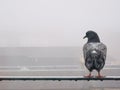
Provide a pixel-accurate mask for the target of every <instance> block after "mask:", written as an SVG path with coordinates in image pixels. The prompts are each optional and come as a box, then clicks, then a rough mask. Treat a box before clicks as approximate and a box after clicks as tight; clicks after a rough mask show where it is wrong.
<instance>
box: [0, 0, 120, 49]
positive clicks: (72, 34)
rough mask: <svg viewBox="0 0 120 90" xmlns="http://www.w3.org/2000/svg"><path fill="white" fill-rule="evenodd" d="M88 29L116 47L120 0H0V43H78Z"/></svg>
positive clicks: (2, 44)
mask: <svg viewBox="0 0 120 90" xmlns="http://www.w3.org/2000/svg"><path fill="white" fill-rule="evenodd" d="M87 30H94V31H96V32H97V33H98V34H99V35H100V38H101V41H102V42H105V44H107V45H108V47H110V48H112V47H115V49H116V50H117V48H116V47H119V44H120V42H119V41H117V40H119V38H120V0H0V47H23V46H25V47H30V46H33V47H36V46H37V47H40V46H47V47H49V46H80V47H81V46H83V44H84V43H85V42H86V40H83V36H84V35H85V32H86V31H87Z"/></svg>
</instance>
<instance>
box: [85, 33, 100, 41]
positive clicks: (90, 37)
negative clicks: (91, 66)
mask: <svg viewBox="0 0 120 90" xmlns="http://www.w3.org/2000/svg"><path fill="white" fill-rule="evenodd" d="M84 38H88V42H87V43H90V42H100V39H99V36H98V35H97V33H96V32H94V31H87V32H86V36H85V37H84Z"/></svg>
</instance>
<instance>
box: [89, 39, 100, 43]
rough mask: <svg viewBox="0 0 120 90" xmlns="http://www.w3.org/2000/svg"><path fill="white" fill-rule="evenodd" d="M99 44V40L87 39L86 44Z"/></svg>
mask: <svg viewBox="0 0 120 90" xmlns="http://www.w3.org/2000/svg"><path fill="white" fill-rule="evenodd" d="M92 42H93V43H100V39H99V38H93V39H88V42H87V43H92Z"/></svg>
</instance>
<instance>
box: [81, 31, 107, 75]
mask: <svg viewBox="0 0 120 90" xmlns="http://www.w3.org/2000/svg"><path fill="white" fill-rule="evenodd" d="M84 38H88V41H87V43H86V44H85V45H84V47H83V54H84V59H85V66H86V68H87V69H88V70H89V72H90V73H89V75H88V76H86V77H92V76H91V72H92V71H93V70H96V71H97V72H98V76H97V77H103V76H102V75H101V74H100V71H101V69H103V67H104V65H105V61H106V53H107V47H106V45H105V44H103V43H102V42H100V39H99V36H98V35H97V33H96V32H94V31H88V32H86V36H85V37H84Z"/></svg>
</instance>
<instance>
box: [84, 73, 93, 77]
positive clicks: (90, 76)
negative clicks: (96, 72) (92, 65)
mask: <svg viewBox="0 0 120 90" xmlns="http://www.w3.org/2000/svg"><path fill="white" fill-rule="evenodd" d="M84 77H85V78H91V77H92V76H91V72H90V73H89V75H87V76H84Z"/></svg>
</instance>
